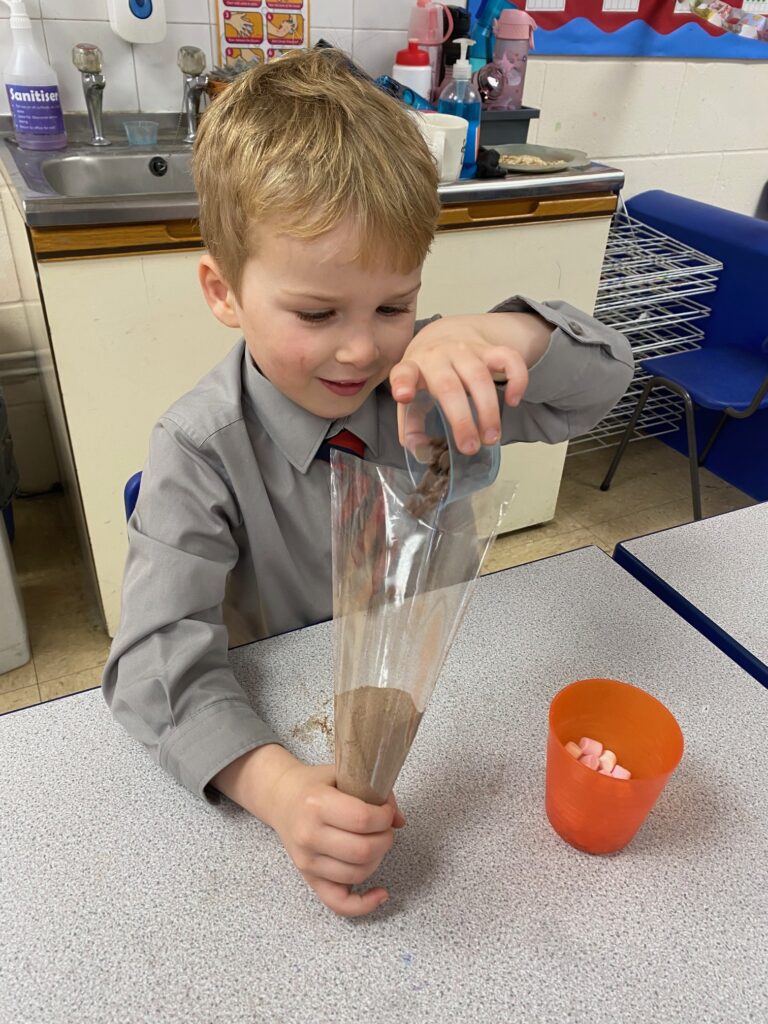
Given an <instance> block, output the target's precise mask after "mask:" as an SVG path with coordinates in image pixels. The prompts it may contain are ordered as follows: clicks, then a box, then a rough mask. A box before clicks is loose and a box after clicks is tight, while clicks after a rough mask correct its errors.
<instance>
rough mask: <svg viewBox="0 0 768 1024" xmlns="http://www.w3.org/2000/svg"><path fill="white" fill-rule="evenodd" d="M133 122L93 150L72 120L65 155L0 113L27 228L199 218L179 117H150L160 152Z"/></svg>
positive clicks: (581, 183)
mask: <svg viewBox="0 0 768 1024" xmlns="http://www.w3.org/2000/svg"><path fill="white" fill-rule="evenodd" d="M126 116H128V117H130V116H131V115H126V114H121V113H119V112H113V113H105V115H104V134H105V135H106V136H107V137H108V138H109V140H110V142H111V143H112V145H111V146H110V147H109V149H106V150H105V149H98V150H97V149H94V148H93V147H91V146H89V145H88V142H89V140H90V138H91V130H90V126H89V124H88V119H87V118H86V117H85V115H84V114H67V115H66V117H65V124H66V127H67V136H68V140H69V141H68V145H67V148H66V149H65V150H62V151H61V152H58V153H52V152H29V151H27V150H23V149H19V147H18V146H17V145H16V144H15V142H14V140H13V138H12V135H11V130H12V125H11V121H10V118H9V117H8V116H7V115H0V180H2V179H4V180H5V181H6V183H7V184H8V185H9V186H10V189H11V194H12V195H13V196H14V197H15V200H16V202H17V203H18V206H19V209H20V211H21V213H22V216H23V217H24V220H25V221H26V222H27V224H28V225H29V226H30V227H32V228H36V227H65V226H69V225H86V224H94V225H96V224H130V223H149V222H153V221H155V222H157V221H182V220H185V221H189V220H195V219H196V218H197V216H198V214H199V212H200V211H199V207H198V202H197V195H196V194H195V190H194V187H193V184H192V176H191V174H190V162H191V149H190V147H189V146H187V145H185V144H184V142H183V138H184V129H183V126H181V125H180V121H179V117H178V115H177V114H170V113H165V114H149V113H147V114H146V115H142V116H146V117H148V118H150V119H151V120H153V121H157V122H158V124H159V135H158V141H157V145H156V146H151V147H150V146H146V147H145V146H141V147H138V146H137V147H131V146H128V144H127V140H126V137H125V131H124V129H123V122H124V120H125V118H126ZM623 182H624V175H623V173H622V172H621V171H618V170H616V169H615V168H612V167H604V166H602V165H600V164H592V165H590V166H589V167H587V168H580V169H571V170H567V171H562V172H560V173H557V174H542V175H515V176H514V178H502V179H498V180H478V181H475V180H471V179H468V180H462V181H456V182H453V183H451V184H448V185H441V186H440V199H441V201H442V203H443V204H444V205H446V206H450V205H459V206H464V205H466V204H467V203H469V202H479V201H486V200H490V199H495V198H500V197H510V198H511V197H513V196H525V197H529V198H531V197H532V198H536V197H540V196H545V197H546V196H557V195H573V194H574V193H588V192H589V193H594V192H595V191H612V192H618V190H619V189H620V188H621V186H622V184H623Z"/></svg>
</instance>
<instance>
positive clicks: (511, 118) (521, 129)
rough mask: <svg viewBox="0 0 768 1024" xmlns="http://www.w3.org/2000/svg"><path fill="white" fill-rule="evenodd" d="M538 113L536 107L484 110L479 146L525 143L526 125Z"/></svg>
mask: <svg viewBox="0 0 768 1024" xmlns="http://www.w3.org/2000/svg"><path fill="white" fill-rule="evenodd" d="M540 113H541V111H540V110H538V109H537V108H536V107H521V108H520V109H519V110H484V111H483V112H482V114H481V116H480V145H481V146H503V145H504V144H505V143H507V142H527V141H528V125H529V124H530V122H531V120H532V119H533V118H534V117H538V116H539V114H540Z"/></svg>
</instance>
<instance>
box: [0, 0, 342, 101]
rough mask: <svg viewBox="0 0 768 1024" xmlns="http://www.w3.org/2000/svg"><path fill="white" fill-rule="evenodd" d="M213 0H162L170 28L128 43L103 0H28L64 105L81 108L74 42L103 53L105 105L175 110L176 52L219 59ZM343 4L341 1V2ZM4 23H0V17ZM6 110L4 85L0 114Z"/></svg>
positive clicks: (2, 53)
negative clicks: (144, 41) (151, 40)
mask: <svg viewBox="0 0 768 1024" xmlns="http://www.w3.org/2000/svg"><path fill="white" fill-rule="evenodd" d="M214 3H215V0H165V5H166V6H165V10H166V18H167V21H168V30H167V33H166V37H165V39H164V40H163V42H162V43H157V44H153V45H131V44H130V43H126V42H125V41H124V40H123V39H120V38H119V37H118V36H116V35H115V34H114V32H113V31H112V29H111V28H110V26H109V19H108V15H107V0H27V11H28V12H29V15H30V17H31V18H33V19H34V21H33V31H34V34H35V40H36V42H37V45H38V47H39V49H40V52H41V53H42V54H43V55H44V56H46V57H47V59H48V61H49V63H50V64H51V65H52V66H53V67H54V68H55V70H56V74H57V75H58V78H59V85H60V87H61V97H62V103H63V105H64V108H65V110H81V111H82V110H85V104H84V101H83V93H82V85H81V82H80V75H79V73H78V72H77V71H76V70H75V68H74V67H73V65H72V47H73V46H74V44H75V43H95V44H96V45H97V46H99V47H100V48H101V50H102V52H103V54H104V73H105V75H106V78H107V87H106V90H105V92H104V109H105V110H129V111H131V110H133V111H135V110H146V111H155V112H157V111H161V110H178V109H179V108H180V105H181V89H182V85H181V72H180V71H179V69H178V68H177V67H176V51H177V50H178V48H179V47H180V46H182V45H184V44H191V45H192V46H199V47H200V48H201V49H202V50H204V51H205V53H206V54H207V55H208V60H209V64H212V63H214V62H215V61H216V60H217V47H216V34H215V30H214V28H213V21H214V18H213V15H212V11H213V8H214ZM342 7H343V5H342ZM7 19H8V9H7V8H6V7H5V6H4V5H3V6H2V8H1V9H0V68H1V67H2V66H3V65H4V64H5V62H6V60H7V58H8V54H9V52H10V48H11V40H10V32H9V31H8V28H7ZM4 21H5V22H6V25H3V22H4ZM7 112H8V103H7V98H6V95H5V90H2V93H1V94H0V113H7Z"/></svg>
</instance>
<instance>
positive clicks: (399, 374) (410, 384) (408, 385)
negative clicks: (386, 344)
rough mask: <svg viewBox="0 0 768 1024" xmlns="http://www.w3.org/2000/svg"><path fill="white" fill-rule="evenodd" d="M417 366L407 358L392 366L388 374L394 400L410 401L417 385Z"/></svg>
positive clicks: (418, 374) (418, 375)
mask: <svg viewBox="0 0 768 1024" xmlns="http://www.w3.org/2000/svg"><path fill="white" fill-rule="evenodd" d="M419 377H420V373H419V367H418V365H417V364H416V363H413V362H411V361H410V360H408V359H404V360H403V361H402V362H400V363H397V365H396V366H393V367H392V369H391V371H390V374H389V384H390V387H391V388H392V397H393V398H394V399H395V401H396V402H410V401H412V400H413V396H414V395H415V394H416V391H417V390H418V386H419Z"/></svg>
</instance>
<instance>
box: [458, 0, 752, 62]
mask: <svg viewBox="0 0 768 1024" xmlns="http://www.w3.org/2000/svg"><path fill="white" fill-rule="evenodd" d="M478 3H479V0H471V3H470V10H475V9H476V8H477V6H478ZM516 6H518V7H521V8H523V9H524V10H526V11H528V13H529V14H530V15H531V17H533V18H534V19H535V21H536V24H537V25H538V26H539V27H538V30H537V31H536V35H535V46H536V48H535V50H534V53H536V54H538V55H540V56H554V55H564V54H567V55H569V56H576V55H578V56H582V57H677V58H686V57H707V58H709V59H710V60H768V0H731V2H730V3H726V2H724V0H518V2H517V3H516Z"/></svg>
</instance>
